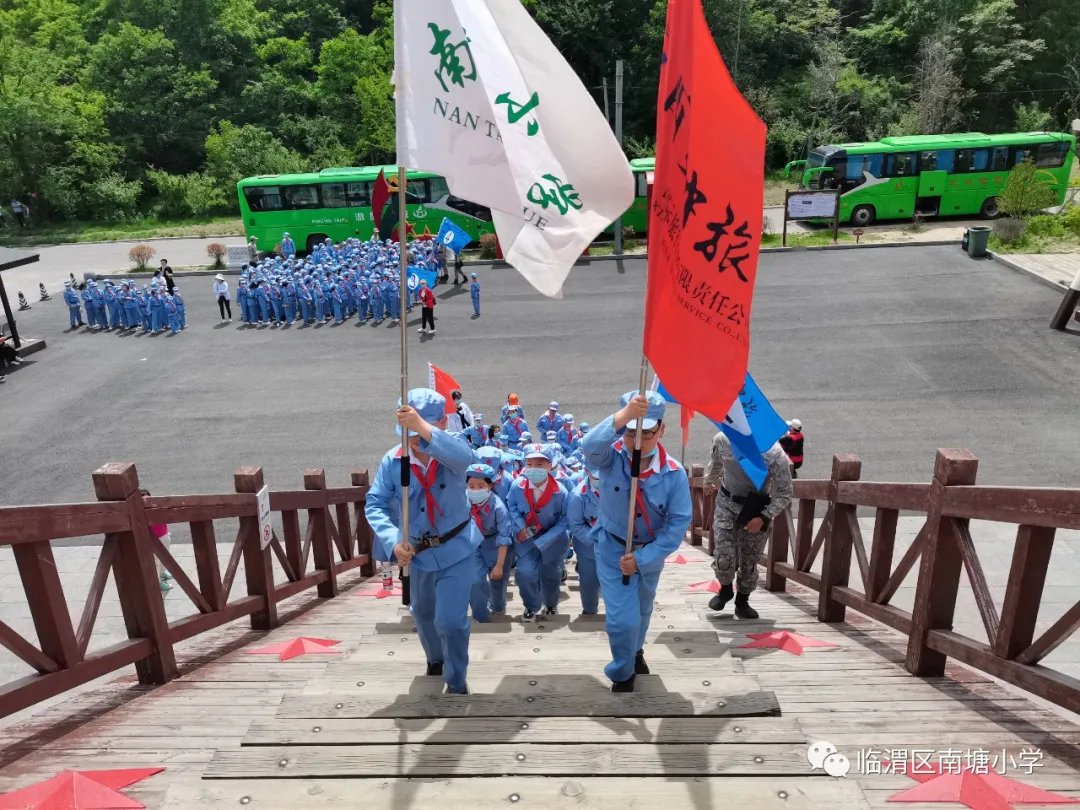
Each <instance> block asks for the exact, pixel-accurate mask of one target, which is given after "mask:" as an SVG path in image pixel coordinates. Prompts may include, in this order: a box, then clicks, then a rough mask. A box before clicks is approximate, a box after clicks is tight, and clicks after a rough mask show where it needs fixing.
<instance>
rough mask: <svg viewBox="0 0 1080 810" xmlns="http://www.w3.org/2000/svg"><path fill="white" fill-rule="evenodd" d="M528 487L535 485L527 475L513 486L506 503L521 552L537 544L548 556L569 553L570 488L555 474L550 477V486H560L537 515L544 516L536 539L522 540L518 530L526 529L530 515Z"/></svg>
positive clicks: (516, 543)
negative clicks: (518, 537)
mask: <svg viewBox="0 0 1080 810" xmlns="http://www.w3.org/2000/svg"><path fill="white" fill-rule="evenodd" d="M528 486H531V485H530V484H529V481H528V479H527V478H525V476H521V477H520V478H517V479H516V480H515V481H514V483H513V484H511V486H510V495H509V497H508V499H507V502H506V508H507V510H508V511H509V512H510V529H511V535H512V536H513V537H514V538H515V543H514V546H515V548H517V549H518V550H519V552H523V551H527V550H528V549H530V548H532V547H533V546H535V547H536V549H537V550H538V551H539V552H540V553H541V555H543V557H544V558H545V559H547V558H549V557H552V556H554V557H556V558H558V557H559V556H561V555H562V554H565V553H566V548H567V546H568V545H569V537H568V536H567V534H566V530H567V523H566V490H565V489H564V488H563V486H562V484H560V483H559V482H558V481H556V480H555V477H554V476H550V475H549V476H548V486H549V487H558V489H557V491H556V492H555V494H554V495H553V496H552V498H551V500H550V501H548V502H547V504H546V505H545V506H544V507H543V508H542V509H541V510H540V512H539V514H538V515H537V517H538V518H539V519H540V527H541V528H540V530H539V531H538V532H537V534H536V535H534V536H533V537H532V538H530V539H528V540H526V541H524V542H520V543H519V542H517V533H518V532H520V531H521V530H522V529H524V528H525V525H526V523H525V519H526V517H528V515H529V502H528V500H526V498H525V488H526V487H528ZM537 500H539V498H537Z"/></svg>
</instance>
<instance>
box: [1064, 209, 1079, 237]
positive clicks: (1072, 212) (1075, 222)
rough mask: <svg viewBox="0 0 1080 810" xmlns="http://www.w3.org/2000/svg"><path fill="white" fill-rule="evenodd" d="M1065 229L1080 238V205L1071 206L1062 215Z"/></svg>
mask: <svg viewBox="0 0 1080 810" xmlns="http://www.w3.org/2000/svg"><path fill="white" fill-rule="evenodd" d="M1061 219H1062V221H1063V222H1064V224H1065V227H1066V228H1067V229H1068V230H1070V231H1072V232H1073V233H1074V234H1076V235H1077V236H1080V205H1070V206H1069V207H1068V208H1066V209H1065V211H1064V212H1063V213H1062V215H1061Z"/></svg>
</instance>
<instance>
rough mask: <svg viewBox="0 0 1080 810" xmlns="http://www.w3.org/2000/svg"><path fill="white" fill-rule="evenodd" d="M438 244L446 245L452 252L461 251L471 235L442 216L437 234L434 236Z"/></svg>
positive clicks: (470, 239)
mask: <svg viewBox="0 0 1080 810" xmlns="http://www.w3.org/2000/svg"><path fill="white" fill-rule="evenodd" d="M436 239H437V240H438V242H439V244H440V245H446V247H448V248H450V250H452V251H454V253H461V252H462V251H463V250H465V248H467V247H468V246H469V242H471V241H472V237H471V236H469V232H468V231H466V230H465V229H464V228H462V227H461V226H460V225H456V224H454V223H453V222H451V221H450V219H449V218H447V217H443V221H442V225H440V226H439V235H438V236H437V237H436Z"/></svg>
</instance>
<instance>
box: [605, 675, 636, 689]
mask: <svg viewBox="0 0 1080 810" xmlns="http://www.w3.org/2000/svg"><path fill="white" fill-rule="evenodd" d="M636 677H637V676H636V675H631V676H630V677H629V678H627V679H626V680H625V681H613V682H612V684H611V691H612V692H633V691H634V678H636Z"/></svg>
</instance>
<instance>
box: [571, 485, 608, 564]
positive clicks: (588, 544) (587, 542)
mask: <svg viewBox="0 0 1080 810" xmlns="http://www.w3.org/2000/svg"><path fill="white" fill-rule="evenodd" d="M599 517H600V493H598V492H593V489H592V487H590V486H589V482H588V481H584V482H578V483H576V484H575V485H574V487H573V489H571V490H570V498H569V499H568V500H567V502H566V522H567V524H568V525H569V526H570V539H571V540H573V541H574V551H576V552H577V553H578V555H579V556H581V557H593V556H595V555H596V538H595V537H593V536H592V530H593V526H595V525H596V520H597V518H599Z"/></svg>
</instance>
